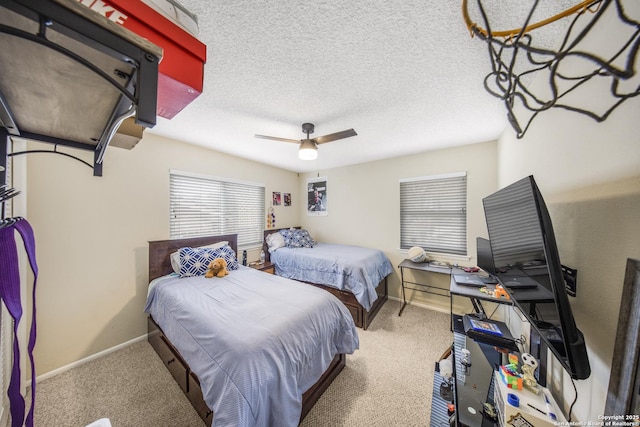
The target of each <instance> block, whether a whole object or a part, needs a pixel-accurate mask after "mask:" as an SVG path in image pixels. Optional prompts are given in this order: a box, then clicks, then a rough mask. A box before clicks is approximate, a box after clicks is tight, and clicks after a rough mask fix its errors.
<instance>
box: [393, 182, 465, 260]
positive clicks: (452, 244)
mask: <svg viewBox="0 0 640 427" xmlns="http://www.w3.org/2000/svg"><path fill="white" fill-rule="evenodd" d="M399 184H400V185H399V193H400V248H401V249H403V250H406V249H409V248H411V247H413V246H419V247H421V248H423V249H424V250H425V251H427V252H431V253H440V254H446V255H451V256H467V255H468V243H467V241H468V238H467V231H468V224H467V212H468V210H467V191H468V188H467V173H466V172H454V173H448V174H439V175H429V176H420V177H414V178H402V179H400V181H399ZM443 185H445V187H443ZM409 191H412V192H413V193H411V194H410V193H409ZM434 196H435V197H437V200H435V201H434V200H433V197H434ZM429 198H430V200H431V202H426V203H425V200H429ZM427 210H429V211H430V212H427ZM452 214H453V215H454V216H453V218H452V217H451V215H452ZM456 218H457V220H456ZM452 219H454V221H452ZM438 236H440V237H438Z"/></svg>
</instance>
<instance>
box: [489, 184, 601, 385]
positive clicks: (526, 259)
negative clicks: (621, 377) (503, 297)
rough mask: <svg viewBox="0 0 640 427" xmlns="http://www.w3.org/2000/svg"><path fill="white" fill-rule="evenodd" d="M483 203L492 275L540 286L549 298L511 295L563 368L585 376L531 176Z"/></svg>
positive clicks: (581, 348)
mask: <svg viewBox="0 0 640 427" xmlns="http://www.w3.org/2000/svg"><path fill="white" fill-rule="evenodd" d="M482 202H483V205H484V211H485V219H486V222H487V229H488V231H489V241H490V244H491V252H492V254H493V263H494V268H495V274H496V276H498V279H499V280H500V281H501V282H503V283H508V282H510V281H519V282H527V281H528V282H532V283H534V284H535V285H536V287H542V288H544V289H540V290H539V291H540V292H542V295H547V297H542V298H536V299H532V298H530V297H528V295H530V294H531V292H525V291H515V292H512V293H511V297H512V298H513V300H514V302H515V303H516V305H517V306H519V307H520V309H521V310H522V312H523V313H524V314H525V316H527V318H528V320H529V322H530V323H531V325H532V327H533V328H535V330H536V331H537V332H538V334H539V335H540V337H541V339H542V340H543V341H544V342H545V344H546V345H547V347H548V348H549V349H550V350H551V351H552V352H553V353H554V354H555V356H556V357H557V359H558V360H559V361H560V363H562V365H563V366H564V368H565V369H566V370H567V372H568V373H569V374H570V375H571V376H572V377H573V378H575V379H585V378H588V377H589V375H590V374H591V367H590V365H589V358H588V355H587V350H586V346H585V342H584V337H583V335H582V332H580V330H579V329H578V327H577V326H576V323H575V320H574V318H573V313H572V310H571V305H570V304H569V297H568V296H567V291H566V288H565V284H564V278H563V273H562V267H561V263H560V256H559V255H558V247H557V245H556V239H555V235H554V232H553V225H552V223H551V217H550V215H549V211H548V210H547V206H546V204H545V202H544V199H543V197H542V194H541V193H540V190H539V189H538V186H537V185H536V182H535V180H534V178H533V176H528V177H526V178H523V179H521V180H519V181H517V182H515V183H513V184H511V185H509V186H507V187H505V188H503V189H501V190H499V191H497V192H495V193H493V194H491V195H490V196H487V197H486V198H484V199H483V200H482ZM545 290H546V291H545ZM540 292H538V294H540Z"/></svg>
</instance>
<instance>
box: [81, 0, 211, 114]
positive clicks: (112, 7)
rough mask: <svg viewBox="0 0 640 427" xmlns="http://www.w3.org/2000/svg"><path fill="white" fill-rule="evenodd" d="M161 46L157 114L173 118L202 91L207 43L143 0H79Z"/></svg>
mask: <svg viewBox="0 0 640 427" xmlns="http://www.w3.org/2000/svg"><path fill="white" fill-rule="evenodd" d="M78 2H79V3H81V4H83V5H85V6H87V7H89V8H91V9H92V10H94V11H96V12H98V13H100V14H101V15H103V16H105V17H107V18H108V19H109V20H111V21H113V22H116V23H118V24H120V25H122V26H123V27H125V28H127V29H128V30H131V31H132V32H134V33H136V34H137V35H139V36H140V37H143V38H145V39H147V40H149V41H150V42H152V43H154V44H156V45H158V46H160V47H161V48H162V49H163V50H164V56H163V58H162V61H161V62H160V66H159V75H158V108H157V114H158V115H159V116H161V117H164V118H166V119H171V118H173V117H174V116H175V115H176V114H178V113H179V112H180V111H182V109H183V108H184V107H186V106H187V105H189V103H190V102H191V101H193V100H194V99H196V98H197V97H198V95H200V94H201V93H202V88H203V81H204V64H205V62H206V60H207V47H206V46H205V45H204V44H203V43H202V42H200V41H199V40H198V39H196V38H195V37H193V36H192V35H191V34H189V33H188V32H186V31H185V30H183V29H182V28H180V27H179V26H178V25H176V24H175V23H173V22H172V21H170V20H169V19H167V18H165V17H164V16H162V15H161V14H160V13H159V12H157V11H155V10H154V9H153V8H151V7H149V6H147V5H146V4H145V3H143V2H142V1H141V0H78Z"/></svg>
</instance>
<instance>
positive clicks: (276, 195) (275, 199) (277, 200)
mask: <svg viewBox="0 0 640 427" xmlns="http://www.w3.org/2000/svg"><path fill="white" fill-rule="evenodd" d="M281 200H282V199H281V198H280V192H279V191H274V192H273V198H272V203H271V204H272V206H280V205H281V203H282V201H281Z"/></svg>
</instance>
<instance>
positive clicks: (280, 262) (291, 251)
mask: <svg viewBox="0 0 640 427" xmlns="http://www.w3.org/2000/svg"><path fill="white" fill-rule="evenodd" d="M271 262H273V264H274V265H275V266H276V274H277V275H279V276H283V277H287V278H289V279H295V280H301V281H304V282H310V283H316V284H319V285H327V286H332V287H334V288H338V289H340V290H346V291H349V292H351V293H352V294H353V295H354V296H355V297H356V299H357V300H358V302H359V303H360V305H362V306H363V307H364V308H365V310H367V311H369V310H370V309H371V305H372V304H373V303H374V302H375V300H376V299H378V294H377V293H376V287H377V286H378V284H379V283H380V281H381V280H382V279H384V278H385V277H387V276H388V275H389V274H391V272H392V271H393V266H392V265H391V261H389V258H387V256H386V255H385V254H384V253H383V252H382V251H380V250H378V249H370V248H363V247H360V246H351V245H335V244H329V243H317V244H316V245H315V246H314V247H313V248H286V247H285V248H279V249H277V250H276V251H275V252H273V253H272V254H271Z"/></svg>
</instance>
